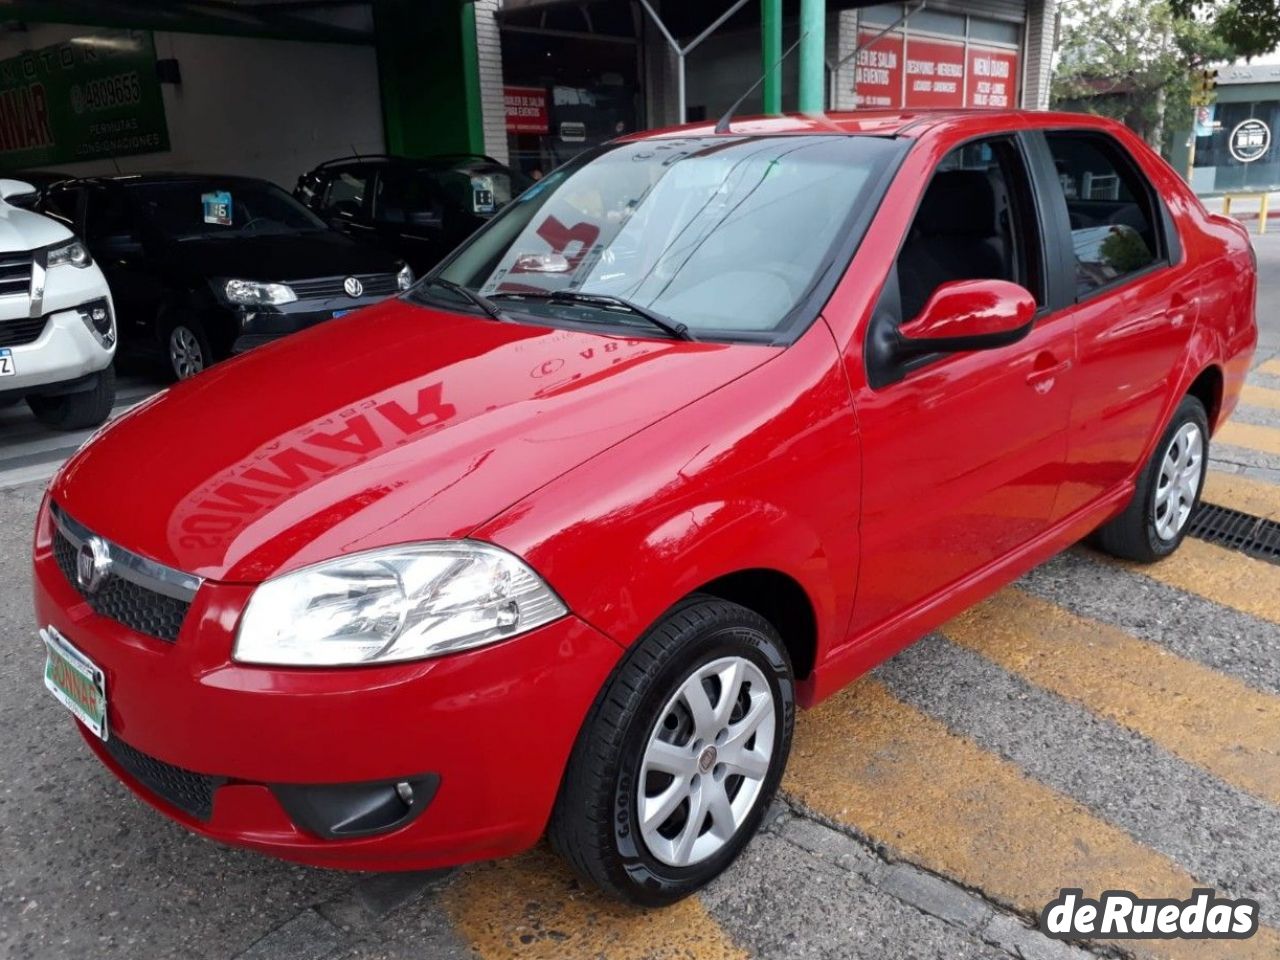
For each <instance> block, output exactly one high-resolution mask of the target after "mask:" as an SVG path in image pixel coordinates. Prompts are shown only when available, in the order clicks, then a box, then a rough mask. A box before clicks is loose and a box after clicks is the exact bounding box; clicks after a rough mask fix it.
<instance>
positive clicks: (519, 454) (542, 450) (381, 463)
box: [51, 299, 779, 582]
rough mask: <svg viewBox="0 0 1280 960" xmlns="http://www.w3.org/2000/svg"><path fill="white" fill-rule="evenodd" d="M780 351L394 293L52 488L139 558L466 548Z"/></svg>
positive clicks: (179, 404)
mask: <svg viewBox="0 0 1280 960" xmlns="http://www.w3.org/2000/svg"><path fill="white" fill-rule="evenodd" d="M778 349H779V348H776V347H767V346H758V345H748V344H739V345H725V344H709V343H691V342H684V341H672V340H656V339H639V338H626V337H622V336H607V335H601V334H594V333H586V332H581V331H576V330H563V329H560V330H557V329H549V328H546V327H540V326H530V325H525V324H520V323H500V322H497V321H491V320H487V319H481V318H473V317H467V316H460V315H456V314H449V313H444V312H439V311H435V310H431V309H427V308H425V307H420V306H415V305H412V304H409V303H406V302H405V301H402V300H398V299H397V300H391V301H387V302H385V303H383V304H378V305H376V306H373V307H370V308H368V309H366V310H362V311H359V312H357V313H355V314H352V315H351V316H349V317H344V318H342V319H340V320H335V321H330V322H329V323H326V324H322V325H320V326H319V327H316V328H314V329H312V330H309V331H307V332H305V333H302V334H298V335H295V336H293V337H290V338H287V339H286V340H283V341H280V342H278V343H275V344H272V345H270V346H267V347H263V348H260V349H258V350H256V351H253V352H251V353H249V354H246V355H244V356H242V357H240V358H238V359H236V360H232V361H229V362H227V363H225V364H221V365H219V366H216V367H213V368H211V369H210V370H208V371H206V372H205V373H203V374H201V375H200V376H198V377H196V378H194V379H193V380H190V381H187V382H185V383H182V384H178V385H177V386H174V387H171V388H170V389H169V390H167V391H165V392H163V393H161V394H159V395H157V396H155V397H153V398H151V399H150V400H148V401H147V402H145V403H144V404H142V405H141V407H139V408H138V409H137V410H135V411H133V412H131V413H130V414H127V415H126V416H124V417H122V418H121V419H119V420H117V421H116V422H115V423H114V424H112V425H110V426H108V427H107V428H106V429H105V430H103V431H102V432H101V433H100V434H99V435H98V436H97V437H96V438H95V439H94V440H93V441H92V442H90V443H88V444H87V445H86V446H85V447H84V448H82V449H81V450H80V452H79V453H77V454H76V455H75V456H74V457H73V458H72V459H71V460H70V461H68V462H67V464H66V465H65V466H64V467H63V469H62V470H61V471H60V472H59V474H58V476H57V477H56V478H55V479H54V481H53V485H52V488H51V492H52V496H53V498H54V499H55V500H56V501H57V502H58V503H59V504H60V505H61V506H62V507H63V508H64V509H66V510H67V512H69V513H70V514H71V516H73V517H74V518H76V519H77V520H79V521H80V522H81V523H83V524H84V525H86V526H87V527H89V528H90V529H91V530H93V531H95V532H96V533H98V534H99V535H101V536H103V537H106V538H107V539H109V540H112V541H114V542H116V543H118V544H120V545H121V546H124V547H126V548H128V549H130V550H133V551H135V552H137V553H140V554H142V555H143V556H146V557H150V558H151V559H153V560H157V561H159V562H160V563H163V564H166V565H168V566H171V567H175V568H177V569H179V570H183V571H186V572H188V573H193V574H197V575H199V576H202V577H205V578H210V579H216V580H222V581H234V582H257V581H260V580H262V579H265V578H267V577H270V576H272V575H274V574H278V573H282V572H285V571H287V570H291V569H296V568H298V567H301V566H305V565H307V564H310V563H315V562H318V561H320V560H324V559H327V558H330V557H334V556H338V555H341V554H345V553H351V552H354V551H357V550H363V549H370V548H373V547H379V546H386V545H389V544H395V543H404V542H411V541H416V540H425V539H436V538H451V537H461V536H466V535H467V534H468V533H470V532H471V531H472V530H474V529H475V528H476V527H478V526H479V525H480V524H482V523H483V522H484V521H486V520H488V519H489V518H491V517H493V516H495V515H496V514H498V513H500V512H501V511H502V510H504V509H506V508H507V507H509V506H510V505H511V504H513V503H515V502H516V501H517V500H519V499H521V498H522V497H524V496H526V495H527V494H529V493H531V492H532V491H533V490H535V489H537V488H538V487H540V486H542V485H543V484H545V483H547V482H549V481H550V480H552V479H554V478H555V477H557V476H559V475H560V474H563V473H565V472H566V471H568V470H570V469H572V468H573V467H574V466H576V465H578V464H579V463H582V462H583V461H585V460H587V459H588V458H590V457H592V456H594V455H595V454H597V453H599V452H600V451H602V450H605V449H606V448H608V447H610V446H611V445H613V444H615V443H618V442H619V441H621V440H623V439H624V438H626V437H627V436H629V435H631V434H632V433H634V432H636V431H638V430H640V429H642V428H644V427H645V426H647V425H649V424H651V423H653V422H654V421H656V420H658V419H660V418H662V417H664V416H666V415H668V414H670V413H671V412H673V411H675V410H677V409H679V408H680V407H683V406H685V405H687V404H689V403H691V402H692V401H694V400H696V399H698V398H699V397H701V396H703V395H705V394H707V393H709V392H710V391H712V390H714V389H716V388H717V387H719V386H721V385H723V384H725V383H727V382H729V381H730V380H733V379H735V378H737V377H739V376H741V375H742V374H744V373H746V372H748V371H749V370H751V369H753V368H755V367H757V366H759V365H760V364H762V363H764V362H766V361H768V360H769V359H770V358H772V357H773V356H775V355H776V354H777V353H778ZM618 480H619V482H620V483H623V482H625V481H626V478H625V477H619V478H618Z"/></svg>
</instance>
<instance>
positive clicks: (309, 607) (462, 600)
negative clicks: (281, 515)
mask: <svg viewBox="0 0 1280 960" xmlns="http://www.w3.org/2000/svg"><path fill="white" fill-rule="evenodd" d="M566 612H567V611H566V609H565V606H564V604H563V603H562V602H561V601H560V598H559V597H557V596H556V595H555V593H553V592H552V590H551V588H550V587H548V586H547V585H546V584H545V583H543V582H542V579H541V578H540V577H539V576H538V575H537V574H536V573H534V572H533V571H532V570H530V569H529V568H528V567H527V566H526V565H525V564H524V563H522V562H521V561H520V560H519V559H518V558H516V557H515V556H513V555H511V554H509V553H507V552H506V551H505V550H501V549H499V548H498V547H493V546H490V545H489V544H486V543H478V542H476V541H472V540H449V541H431V542H427V543H419V544H406V545H404V546H399V547H387V548H384V549H380V550H372V551H369V552H367V553H359V554H353V555H352V556H349V557H341V558H339V559H337V560H330V561H327V562H325V563H321V564H317V565H316V566H313V567H308V568H306V569H305V570H298V571H297V572H295V573H289V574H285V575H284V576H282V577H278V578H277V579H275V580H268V581H267V582H266V583H264V584H262V585H261V586H260V587H258V589H257V590H255V591H254V593H253V596H252V598H250V600H249V605H248V607H247V608H246V609H245V612H244V616H243V617H242V618H241V620H240V629H239V632H238V634H237V635H236V645H235V652H234V653H233V656H234V658H235V659H236V660H238V661H240V662H241V663H264V664H282V665H289V666H338V665H343V664H363V663H385V662H389V661H396V660H414V659H419V658H422V657H434V656H438V655H440V654H443V653H451V652H453V651H455V650H467V649H470V648H472V647H480V646H484V645H485V644H489V643H496V642H498V641H499V640H506V639H508V638H510V637H514V636H517V635H518V634H521V633H525V632H526V631H529V630H532V629H534V628H535V627H540V626H542V625H543V624H544V623H550V622H551V621H552V620H555V619H557V618H559V617H562V616H564V615H565V613H566Z"/></svg>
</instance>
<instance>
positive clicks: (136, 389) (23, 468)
mask: <svg viewBox="0 0 1280 960" xmlns="http://www.w3.org/2000/svg"><path fill="white" fill-rule="evenodd" d="M159 389H161V385H160V384H158V383H156V382H155V381H154V380H153V379H147V378H144V377H137V376H131V377H120V378H119V379H118V381H117V388H116V403H115V406H114V407H113V408H112V411H111V416H112V417H113V418H114V417H118V416H120V414H122V413H124V412H125V411H127V410H130V409H132V408H133V407H134V406H136V405H137V404H139V403H141V402H142V401H143V400H145V399H146V398H147V397H149V396H150V395H151V394H153V393H155V392H156V391H157V390H159ZM92 435H93V431H92V430H79V431H74V432H68V433H63V432H60V431H57V430H50V429H49V428H48V427H45V426H43V425H42V424H40V423H39V421H37V420H36V419H35V417H33V416H32V415H31V411H30V410H28V409H27V405H26V404H25V403H17V404H14V405H12V406H9V407H6V408H4V409H0V490H7V489H10V488H12V487H17V486H21V485H23V484H26V483H35V482H37V481H43V480H47V479H48V478H49V477H51V476H53V474H54V473H55V472H56V471H57V469H58V467H59V466H61V464H62V463H64V462H65V461H66V460H67V459H68V458H69V457H70V456H71V455H72V454H73V453H75V452H76V451H77V450H78V449H80V445H81V444H83V443H84V442H85V441H86V440H87V439H89V437H90V436H92Z"/></svg>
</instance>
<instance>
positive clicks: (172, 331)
mask: <svg viewBox="0 0 1280 960" xmlns="http://www.w3.org/2000/svg"><path fill="white" fill-rule="evenodd" d="M161 330H162V331H163V339H162V340H161V342H160V349H161V352H162V353H163V355H164V369H165V374H166V376H168V378H169V379H170V380H171V381H173V382H174V383H177V382H178V381H180V380H187V379H190V378H191V377H193V376H195V375H196V374H198V373H202V372H204V371H205V370H207V369H209V367H211V366H213V365H214V364H215V363H216V362H217V361H218V360H220V359H222V357H221V356H220V355H219V354H218V353H216V352H215V350H214V346H213V340H212V338H211V337H210V336H209V330H208V328H207V327H206V326H205V323H204V321H203V320H201V318H200V317H199V315H198V314H196V313H195V312H188V311H181V312H179V311H166V312H165V320H164V323H163V325H162V327H161ZM175 338H180V342H181V343H182V344H183V348H184V349H183V355H184V356H186V357H189V358H194V357H195V355H196V352H198V357H199V369H194V363H193V362H188V363H187V364H185V365H183V364H182V362H181V361H180V359H179V356H178V354H177V352H176V349H175ZM193 351H194V352H193Z"/></svg>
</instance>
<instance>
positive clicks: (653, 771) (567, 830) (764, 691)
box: [549, 597, 795, 906]
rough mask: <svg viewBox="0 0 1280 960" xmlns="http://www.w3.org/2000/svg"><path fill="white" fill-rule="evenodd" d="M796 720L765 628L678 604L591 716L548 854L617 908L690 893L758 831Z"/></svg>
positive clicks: (697, 604)
mask: <svg viewBox="0 0 1280 960" xmlns="http://www.w3.org/2000/svg"><path fill="white" fill-rule="evenodd" d="M794 722H795V682H794V679H793V677H792V672H791V662H790V660H789V658H788V657H787V652H786V648H785V647H784V646H783V643H782V640H781V638H780V637H779V636H778V633H777V631H776V630H775V629H774V628H773V626H772V625H771V624H769V623H768V621H766V620H764V619H763V618H762V617H760V616H758V615H757V614H755V613H753V612H752V611H750V610H748V609H746V608H745V607H741V606H738V605H737V604H734V603H729V602H727V601H724V600H718V599H715V598H712V597H695V598H692V599H691V600H689V601H686V602H684V603H682V604H681V605H679V606H677V607H676V608H674V609H673V610H672V611H671V612H669V613H668V614H667V615H666V616H664V617H663V619H662V620H661V621H659V622H658V623H657V624H656V625H655V626H654V627H653V628H652V629H650V630H649V632H648V633H647V634H646V635H645V636H644V637H643V638H642V639H641V640H640V641H638V642H637V644H636V645H635V647H633V648H632V650H631V651H630V652H629V653H628V655H627V656H626V658H625V659H624V660H623V662H622V664H621V665H620V666H619V667H618V668H617V669H616V670H615V671H614V675H613V676H612V677H611V678H610V680H609V682H608V684H607V685H606V687H605V689H604V691H602V693H601V695H600V697H599V698H598V699H597V701H596V703H595V705H594V706H593V707H592V710H591V713H590V714H589V715H588V717H587V720H586V722H585V723H584V724H583V728H582V731H581V732H580V734H579V736H578V741H577V744H576V745H575V747H574V751H573V755H572V757H571V758H570V761H569V766H568V769H567V770H566V772H565V778H564V782H563V784H562V786H561V789H560V796H559V798H558V800H557V802H556V809H555V811H554V813H553V814H552V818H551V825H550V827H549V835H550V840H551V844H552V846H553V847H554V848H555V849H556V850H557V852H559V853H560V855H561V856H563V857H564V858H565V859H566V860H567V861H568V862H569V864H570V866H572V867H573V868H574V869H575V870H576V871H577V872H578V874H579V875H580V876H582V877H583V878H584V879H586V880H588V881H590V882H591V883H594V884H596V885H597V886H599V887H601V888H602V889H604V890H605V891H606V892H608V893H611V894H613V895H614V896H616V897H619V898H621V899H623V900H627V901H630V902H632V903H637V904H642V905H646V906H661V905H665V904H669V903H673V902H675V901H676V900H679V899H681V898H682V897H686V896H688V895H689V894H691V893H693V892H694V891H696V890H698V889H699V888H700V887H702V886H704V885H705V884H706V883H708V882H709V881H710V880H712V879H713V878H714V877H715V876H717V875H718V874H719V873H721V872H722V871H723V870H724V869H725V868H726V867H728V866H729V864H731V863H732V862H733V860H734V859H735V858H736V857H737V856H738V854H739V853H740V852H741V851H742V849H743V847H745V846H746V844H747V842H748V841H749V840H750V839H751V837H752V836H753V835H754V834H755V832H756V830H757V828H758V827H759V825H760V821H761V819H762V818H763V816H764V813H765V809H766V808H767V806H768V804H769V802H770V800H772V798H773V795H774V793H775V791H776V790H777V787H778V782H779V780H780V779H781V778H782V771H783V768H784V767H785V766H786V762H787V755H788V753H789V752H790V749H791V733H792V727H793V725H794Z"/></svg>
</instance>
